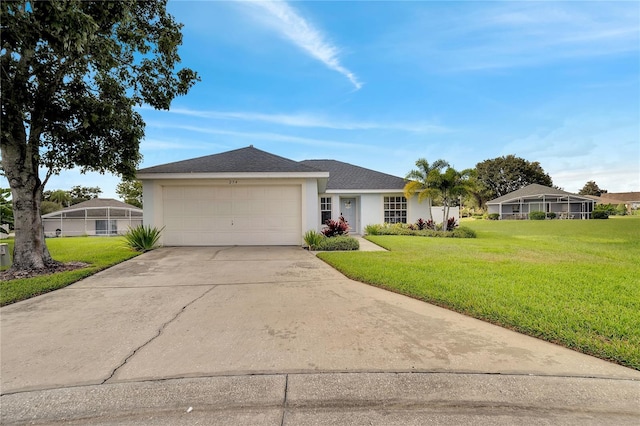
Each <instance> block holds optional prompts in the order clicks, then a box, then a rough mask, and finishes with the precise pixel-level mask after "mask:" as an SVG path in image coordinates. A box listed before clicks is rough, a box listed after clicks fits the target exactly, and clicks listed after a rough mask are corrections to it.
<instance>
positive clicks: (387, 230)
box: [365, 223, 476, 238]
mask: <svg viewBox="0 0 640 426" xmlns="http://www.w3.org/2000/svg"><path fill="white" fill-rule="evenodd" d="M438 227H441V225H438ZM365 229H367V233H369V235H409V236H417V237H440V238H475V237H476V235H475V232H474V231H473V230H471V229H469V228H465V227H457V228H455V229H454V230H453V232H452V231H447V232H445V231H442V230H435V229H422V230H419V229H411V228H409V226H408V225H406V224H403V223H394V224H390V223H385V224H383V225H367V227H366V228H365ZM460 229H461V230H460ZM458 230H460V231H459V232H456V231H458ZM371 232H374V233H371Z"/></svg>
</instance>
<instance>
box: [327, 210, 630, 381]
mask: <svg viewBox="0 0 640 426" xmlns="http://www.w3.org/2000/svg"><path fill="white" fill-rule="evenodd" d="M464 225H465V226H468V227H470V228H472V229H474V230H475V231H476V232H477V234H478V237H477V238H475V239H449V238H423V237H407V236H371V237H367V238H369V239H370V240H371V241H373V242H374V243H376V244H379V245H381V246H384V247H385V248H387V249H389V250H391V251H390V252H354V253H348V252H339V253H320V254H318V257H320V258H321V259H323V260H324V261H326V262H327V263H329V264H330V265H332V266H334V267H335V268H337V269H338V270H340V271H341V272H343V273H344V274H345V275H347V276H348V277H350V278H352V279H355V280H359V281H362V282H366V283H370V284H373V285H376V286H379V287H382V288H386V289H389V290H392V291H395V292H399V293H402V294H406V295H409V296H412V297H415V298H418V299H421V300H424V301H427V302H430V303H434V304H436V305H440V306H443V307H447V308H449V309H452V310H455V311H458V312H462V313H464V314H467V315H470V316H473V317H476V318H480V319H483V320H486V321H490V322H492V323H496V324H500V325H502V326H505V327H508V328H511V329H514V330H517V331H520V332H522V333H526V334H529V335H531V336H535V337H538V338H541V339H545V340H548V341H551V342H555V343H559V344H561V345H564V346H566V347H569V348H571V349H575V350H578V351H581V352H584V353H588V354H591V355H595V356H597V357H600V358H603V359H607V360H611V361H614V362H617V363H619V364H622V365H626V366H628V367H631V368H635V369H638V370H640V261H639V260H638V259H640V218H637V217H629V218H616V219H609V220H588V221H582V220H573V221H560V220H549V221H484V220H479V221H469V222H464Z"/></svg>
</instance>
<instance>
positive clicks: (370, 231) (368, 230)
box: [364, 225, 382, 235]
mask: <svg viewBox="0 0 640 426" xmlns="http://www.w3.org/2000/svg"><path fill="white" fill-rule="evenodd" d="M381 227H382V225H367V226H365V227H364V233H365V234H367V235H380V228H381Z"/></svg>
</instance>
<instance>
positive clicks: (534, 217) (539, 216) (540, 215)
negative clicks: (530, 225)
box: [529, 211, 547, 220]
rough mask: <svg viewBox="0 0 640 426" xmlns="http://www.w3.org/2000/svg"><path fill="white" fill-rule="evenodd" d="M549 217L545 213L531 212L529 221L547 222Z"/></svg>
mask: <svg viewBox="0 0 640 426" xmlns="http://www.w3.org/2000/svg"><path fill="white" fill-rule="evenodd" d="M546 217H547V215H546V214H545V212H539V211H536V212H531V213H529V219H530V220H545V219H546Z"/></svg>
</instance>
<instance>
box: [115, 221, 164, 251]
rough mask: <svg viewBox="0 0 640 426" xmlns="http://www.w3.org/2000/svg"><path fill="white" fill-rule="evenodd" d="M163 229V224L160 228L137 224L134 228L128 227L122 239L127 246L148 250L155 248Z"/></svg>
mask: <svg viewBox="0 0 640 426" xmlns="http://www.w3.org/2000/svg"><path fill="white" fill-rule="evenodd" d="M163 229H164V226H163V227H162V228H161V229H158V228H156V227H153V228H152V227H151V226H144V225H138V226H136V227H135V228H129V230H128V231H127V233H126V234H124V239H125V240H126V243H127V246H128V247H130V248H132V249H133V250H135V251H141V252H145V251H149V250H153V249H154V248H156V244H157V243H158V240H159V239H160V233H161V232H162V230H163Z"/></svg>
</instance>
